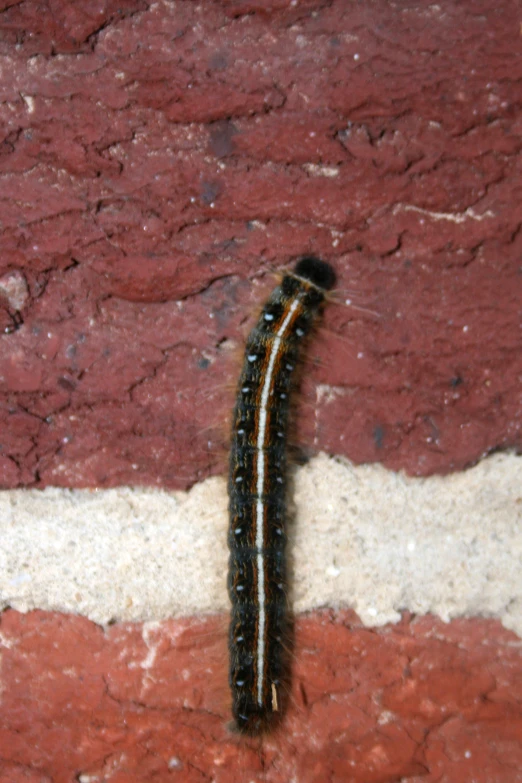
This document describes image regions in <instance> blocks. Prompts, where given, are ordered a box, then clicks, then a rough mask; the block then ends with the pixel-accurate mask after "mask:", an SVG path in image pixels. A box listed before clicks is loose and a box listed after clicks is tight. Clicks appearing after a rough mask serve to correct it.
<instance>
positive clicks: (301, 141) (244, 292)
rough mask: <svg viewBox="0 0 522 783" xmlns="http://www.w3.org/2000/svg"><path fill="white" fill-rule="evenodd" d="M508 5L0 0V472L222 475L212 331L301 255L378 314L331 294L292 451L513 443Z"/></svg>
mask: <svg viewBox="0 0 522 783" xmlns="http://www.w3.org/2000/svg"><path fill="white" fill-rule="evenodd" d="M517 8H518V6H517V4H516V3H515V2H510V1H509V0H508V2H504V3H501V4H499V3H493V2H491V0H489V1H488V2H478V1H477V2H466V3H457V2H454V3H452V2H445V3H442V4H437V5H435V4H432V3H429V2H421V3H415V4H409V5H408V4H404V3H401V4H398V5H397V4H395V5H391V4H389V3H387V2H386V1H385V0H374V1H373V2H368V3H357V4H351V3H343V2H333V3H324V2H319V0H308V1H307V2H299V3H297V4H295V5H294V4H293V3H291V2H279V1H278V2H275V0H274V2H262V3H256V2H227V1H225V0H223V1H222V2H205V3H202V4H198V3H192V2H178V3H154V4H148V3H145V2H137V1H136V2H130V1H129V0H128V1H127V2H118V3H115V2H112V1H111V0H105V2H101V3H100V2H98V0H97V1H96V2H93V1H91V0H84V2H82V3H81V4H78V3H70V2H60V0H56V2H53V3H52V4H50V5H42V4H40V3H37V2H30V1H29V0H27V1H26V2H19V3H8V4H7V5H6V4H3V6H2V11H1V12H0V65H1V70H2V79H1V84H0V123H1V128H2V134H1V137H0V142H1V144H0V152H1V153H2V155H1V157H0V228H1V232H2V254H1V259H0V266H1V268H0V328H1V329H3V330H4V333H3V335H2V336H1V337H0V392H1V399H0V426H1V429H2V437H1V442H0V485H1V486H3V487H13V486H24V485H34V486H38V487H40V486H44V485H46V484H58V485H61V486H94V485H96V486H108V485H117V484H136V483H143V484H152V485H154V484H155V485H162V486H168V487H181V486H186V485H188V484H190V483H192V482H194V481H195V480H196V479H198V478H200V477H202V476H204V475H206V474H208V472H219V471H222V470H223V466H224V457H223V454H222V453H221V452H220V450H219V447H216V444H219V442H220V441H221V440H222V439H223V427H222V425H221V422H222V421H223V420H224V419H225V418H226V414H227V410H228V409H229V407H230V397H229V395H228V394H227V393H226V392H225V389H226V387H227V386H229V385H230V382H231V379H233V377H234V375H235V372H236V371H237V368H236V366H235V364H234V362H233V361H232V360H231V358H230V356H231V352H230V351H229V350H227V349H228V348H230V347H231V346H233V345H234V344H237V343H239V342H241V340H242V338H243V336H244V329H245V327H244V322H245V319H246V318H247V317H248V316H249V315H250V314H251V313H252V309H253V308H254V307H255V304H256V303H257V302H259V300H260V298H263V296H264V292H265V291H266V289H267V286H270V280H269V279H268V278H266V279H262V282H261V284H260V285H256V284H255V281H256V280H257V281H259V280H260V279H261V278H263V275H264V273H265V272H266V271H267V270H268V269H269V268H270V267H271V266H281V265H282V264H285V263H287V262H288V260H289V259H290V258H292V257H294V256H296V255H299V254H300V253H302V252H304V251H312V252H316V253H318V254H321V255H324V256H325V257H326V258H328V259H330V260H331V261H332V262H333V263H334V264H335V266H336V268H337V270H338V272H339V287H340V289H341V291H342V292H344V295H343V298H347V296H348V295H347V294H346V293H345V289H355V290H354V293H353V295H351V294H350V297H351V298H352V299H353V300H354V301H355V302H356V303H358V304H359V305H366V306H367V307H368V308H369V309H371V310H373V311H375V312H376V313H377V314H378V315H377V316H374V315H371V314H369V313H365V312H363V311H361V310H348V309H346V308H344V307H340V306H337V307H333V306H332V307H330V309H329V312H328V313H327V317H326V330H325V332H324V333H323V336H322V337H320V338H319V342H318V343H316V344H315V347H314V348H313V349H312V350H311V354H312V361H309V363H308V369H307V373H306V382H305V383H304V390H303V394H304V397H305V400H306V403H305V405H304V406H303V408H302V415H301V418H300V422H299V425H298V438H299V442H300V443H301V444H302V445H303V446H304V447H305V448H306V449H307V450H313V449H324V450H327V451H329V452H331V453H344V454H346V455H348V456H349V457H351V458H352V459H354V460H355V461H373V460H380V461H382V462H384V463H385V464H386V465H388V466H390V467H393V468H401V467H402V468H405V469H407V470H408V471H410V472H411V473H414V474H428V473H431V472H434V471H442V472H444V471H448V470H452V469H457V468H460V467H463V466H465V465H467V464H469V463H471V462H473V461H475V460H477V459H479V458H480V457H481V456H482V455H483V454H484V453H486V452H488V451H489V450H492V449H495V448H499V447H500V448H502V447H505V446H519V445H520V442H521V421H522V401H521V396H520V377H521V373H522V358H521V357H522V352H521V351H520V328H519V327H520V323H519V321H520V318H519V307H520V301H521V296H522V275H521V274H520V252H521V247H522V245H521V242H522V239H521V237H522V235H521V232H520V214H519V204H520V201H521V193H520V182H521V178H520V174H521V171H520V169H521V155H520V149H521V138H520V137H521V134H520V131H521V124H520V118H519V114H517V105H518V104H519V103H520V99H521V97H522V87H521V85H522V80H521V75H522V62H521V59H520V38H519V30H518V26H517V23H516V19H517V18H518V17H517V13H518V12H517ZM316 355H317V356H319V355H320V356H321V362H320V364H318V365H314V362H313V357H314V356H316ZM188 444H190V447H189V445H188Z"/></svg>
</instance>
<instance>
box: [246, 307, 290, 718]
mask: <svg viewBox="0 0 522 783" xmlns="http://www.w3.org/2000/svg"><path fill="white" fill-rule="evenodd" d="M300 300H301V294H298V295H297V296H296V297H295V299H294V300H293V302H292V303H291V305H290V307H289V308H288V313H287V314H286V317H285V319H284V321H283V323H282V324H281V326H280V327H279V329H278V331H277V333H276V336H275V338H274V342H273V343H272V348H271V351H270V357H269V359H268V366H267V368H266V374H265V379H264V382H263V388H262V390H261V402H260V405H259V431H258V433H257V442H256V449H257V487H256V489H257V503H256V518H255V533H256V549H257V601H258V606H259V630H258V636H257V703H258V705H259V706H261V705H262V703H263V679H264V670H265V654H266V651H265V625H266V609H265V570H264V568H265V557H264V554H263V549H264V548H265V540H264V535H263V500H264V499H263V494H264V492H263V490H264V486H265V453H264V450H263V449H264V448H265V440H266V420H267V406H268V397H269V394H270V386H271V384H272V376H273V374H274V367H275V363H276V359H277V356H278V354H279V348H280V345H281V339H282V338H283V336H284V334H285V332H286V330H287V328H288V324H289V323H290V321H291V320H292V316H293V314H294V313H295V311H296V309H297V307H298V305H299V302H300Z"/></svg>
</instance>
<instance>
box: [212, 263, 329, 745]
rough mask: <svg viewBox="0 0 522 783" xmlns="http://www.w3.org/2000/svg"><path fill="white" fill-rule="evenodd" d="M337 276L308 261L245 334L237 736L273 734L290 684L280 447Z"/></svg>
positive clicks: (235, 628) (239, 431) (235, 542)
mask: <svg viewBox="0 0 522 783" xmlns="http://www.w3.org/2000/svg"><path fill="white" fill-rule="evenodd" d="M334 284H335V273H334V270H333V269H332V267H331V266H330V265H329V264H327V263H326V262H324V261H321V260H319V259H317V258H314V257H311V256H307V257H305V258H302V259H301V260H300V261H299V262H298V263H297V265H296V266H295V269H294V270H293V271H292V272H288V273H286V274H285V276H284V277H283V279H282V281H281V284H280V285H279V286H278V287H277V288H276V289H275V290H274V291H273V292H272V294H271V296H270V297H269V299H268V301H267V302H266V304H265V306H264V307H263V309H262V311H261V314H260V317H259V320H258V322H257V324H256V326H255V327H254V329H253V330H252V332H251V333H250V335H249V337H248V340H247V345H246V352H245V359H244V362H243V367H242V371H241V375H240V379H239V384H238V392H237V401H236V406H235V409H234V415H233V428H232V440H231V450H230V473H229V482H228V490H229V517H230V519H229V533H228V544H229V549H230V559H229V573H228V592H229V596H230V601H231V604H232V610H231V621H230V630H229V650H230V669H229V683H230V688H231V693H232V712H233V717H234V721H235V725H236V728H237V730H238V731H239V732H241V733H244V734H253V735H255V734H263V733H265V732H268V731H270V730H271V729H273V728H274V726H275V725H276V724H277V722H278V721H279V719H280V718H281V715H282V710H283V706H284V692H285V687H286V681H287V680H288V663H289V661H288V649H287V645H286V641H287V638H288V631H289V615H288V607H287V598H286V571H287V569H286V556H285V548H286V530H285V517H286V498H285V495H286V483H287V482H286V442H287V430H288V414H289V394H290V390H291V382H292V375H293V371H294V368H295V366H296V363H297V360H298V355H299V349H300V343H301V342H302V339H303V338H304V337H305V335H306V334H307V333H308V332H309V331H310V329H311V327H312V325H313V322H314V320H315V318H316V316H317V314H318V313H319V311H320V310H321V307H322V305H323V302H324V299H325V295H326V292H327V291H328V290H329V289H330V288H332V287H333V285H334Z"/></svg>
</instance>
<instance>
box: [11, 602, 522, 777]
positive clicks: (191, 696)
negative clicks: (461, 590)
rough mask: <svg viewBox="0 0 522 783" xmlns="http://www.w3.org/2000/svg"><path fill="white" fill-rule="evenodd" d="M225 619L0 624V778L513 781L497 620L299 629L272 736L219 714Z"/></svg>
mask: <svg viewBox="0 0 522 783" xmlns="http://www.w3.org/2000/svg"><path fill="white" fill-rule="evenodd" d="M224 622H225V621H224V620H223V621H222V619H209V620H206V621H201V620H200V621H197V620H185V621H178V622H174V621H172V622H166V623H161V624H160V623H154V624H149V625H116V626H113V627H112V628H108V629H107V630H106V631H104V630H103V629H102V628H101V627H99V626H96V625H94V624H93V623H90V622H88V621H87V620H84V619H81V618H78V617H74V616H66V615H57V614H45V613H43V612H32V613H30V614H28V615H20V614H18V613H16V612H14V611H8V612H5V613H4V614H3V615H2V620H1V625H0V633H1V644H2V669H1V677H2V688H3V694H2V712H1V715H0V758H1V759H2V762H3V766H2V770H1V771H0V781H2V783H7V781H9V783H13V781H17V782H18V781H22V780H24V781H25V780H30V781H33V780H34V781H40V783H42V781H45V783H47V782H48V781H49V782H50V781H52V783H70V781H73V780H76V781H84V782H87V781H89V783H96V782H98V781H99V782H100V783H101V781H106V783H116V782H117V783H124V782H125V783H133V782H134V781H136V783H138V781H140V783H142V782H143V781H145V780H147V781H158V783H162V781H172V780H183V781H184V783H186V781H189V782H190V783H192V782H194V783H196V782H197V783H200V782H201V783H203V781H208V780H213V781H215V782H216V783H220V782H221V783H224V782H225V781H230V782H232V781H233V782H234V783H237V782H238V781H249V780H252V779H256V780H264V781H267V783H268V781H270V782H272V783H275V782H276V781H285V783H286V782H287V781H289V780H298V781H299V782H300V783H328V782H329V781H339V783H340V782H341V781H347V780H350V781H353V783H356V781H361V783H362V781H364V783H372V782H375V783H377V782H379V783H392V781H397V780H399V779H404V778H407V779H408V780H411V781H418V783H421V781H422V783H435V782H436V781H437V782H438V781H451V782H452V783H457V781H467V782H469V781H471V780H473V781H475V783H516V782H517V781H521V780H522V773H521V771H520V769H521V767H522V709H521V707H522V689H521V682H522V677H521V675H522V659H521V656H520V645H519V644H518V643H517V640H516V637H515V636H514V635H513V634H512V633H510V632H508V631H505V630H503V629H502V628H501V626H500V625H499V624H498V623H497V622H495V621H486V620H483V621H465V620H461V621H454V622H453V623H451V624H450V625H444V624H443V623H442V622H440V621H438V620H434V619H433V618H429V617H426V618H423V619H417V620H415V619H412V618H408V617H405V618H403V621H402V622H401V623H400V624H399V625H397V626H387V627H385V628H382V629H379V630H378V631H374V630H371V629H368V628H366V629H365V628H362V627H361V626H360V625H359V624H358V622H357V619H356V618H355V616H354V615H350V614H346V613H342V614H334V613H330V612H325V613H318V614H313V615H309V616H306V617H301V618H300V619H299V620H298V622H297V628H296V644H295V663H294V678H293V687H292V698H291V702H292V706H291V707H290V710H289V712H288V714H287V718H286V721H285V723H284V726H283V729H282V730H281V732H280V734H279V735H278V736H275V737H273V738H271V739H268V740H266V741H265V742H264V743H263V744H262V745H261V746H260V745H259V744H258V743H250V744H248V743H245V742H243V743H241V742H238V740H237V738H235V737H234V736H233V735H231V734H230V733H229V732H228V731H227V728H226V721H227V720H228V711H227V706H226V702H227V695H226V673H225V662H224V660H223V656H224V641H223V636H224V631H223V623H224Z"/></svg>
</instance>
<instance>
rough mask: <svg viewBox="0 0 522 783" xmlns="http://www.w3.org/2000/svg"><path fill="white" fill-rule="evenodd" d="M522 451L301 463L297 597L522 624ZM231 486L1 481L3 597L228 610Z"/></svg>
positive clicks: (115, 615)
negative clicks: (420, 467) (446, 472)
mask: <svg viewBox="0 0 522 783" xmlns="http://www.w3.org/2000/svg"><path fill="white" fill-rule="evenodd" d="M521 487H522V459H521V458H519V457H515V456H510V455H496V456H492V457H491V458H489V459H487V460H485V461H483V462H481V463H480V464H479V465H477V466H476V467H474V468H472V469H470V470H468V471H466V472H464V473H460V474H456V475H453V476H446V477H432V478H429V479H411V478H408V477H406V476H405V475H397V474H393V473H390V472H388V471H386V470H385V469H384V468H382V467H380V466H364V467H354V466H351V465H349V464H342V463H341V462H339V461H337V460H334V459H328V458H327V457H326V456H319V457H317V458H315V459H314V460H312V461H311V462H310V463H309V464H308V465H307V466H305V467H303V468H300V469H298V470H297V472H296V476H295V500H296V505H297V508H296V514H295V523H294V524H293V525H292V526H291V539H292V543H291V547H290V558H291V562H292V572H293V573H292V579H291V584H292V587H293V605H294V609H295V611H296V612H303V611H309V610H311V609H313V608H317V607H321V606H345V607H350V608H352V609H354V610H355V611H356V612H357V614H358V615H359V617H360V618H361V619H362V620H363V621H364V622H365V623H366V624H367V625H381V624H383V623H386V622H390V621H396V620H398V619H399V617H400V615H399V612H400V611H403V610H409V611H411V612H414V613H416V614H425V613H428V612H431V613H434V614H437V615H439V616H440V617H442V618H443V619H444V620H449V619H450V618H453V617H459V616H462V615H481V614H482V615H486V616H491V617H498V618H500V619H501V620H502V622H503V623H504V624H505V625H506V627H509V628H512V629H513V630H516V631H517V632H518V633H519V634H520V635H522V568H521V563H522V494H521V492H522V490H521ZM226 503H227V500H226V488H225V482H224V481H223V480H222V479H218V478H212V479H208V480H207V481H205V482H204V483H203V484H201V485H198V486H196V487H194V488H193V489H192V490H190V491H189V492H188V493H186V494H185V493H181V492H178V493H166V492H158V491H155V490H138V489H134V490H133V489H128V488H125V489H118V490H116V489H114V490H107V491H100V492H89V491H80V490H60V489H47V490H44V491H38V490H32V491H19V490H13V491H9V492H4V493H1V494H0V517H1V518H2V528H1V532H0V594H1V596H2V605H3V606H5V605H10V606H12V607H14V608H17V609H20V610H22V611H27V610H28V609H32V608H34V607H39V608H42V609H53V610H58V611H68V612H77V613H80V614H83V615H86V616H87V617H89V618H91V619H92V620H95V621H96V622H99V623H107V622H108V621H109V620H111V619H112V620H154V619H156V620H159V619H164V618H167V617H173V616H179V615H182V616H187V615H192V614H198V613H202V612H203V613H208V612H226V611H227V608H228V598H227V595H226V589H225V573H226V570H227V557H228V552H227V550H226V528H227V515H226Z"/></svg>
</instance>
